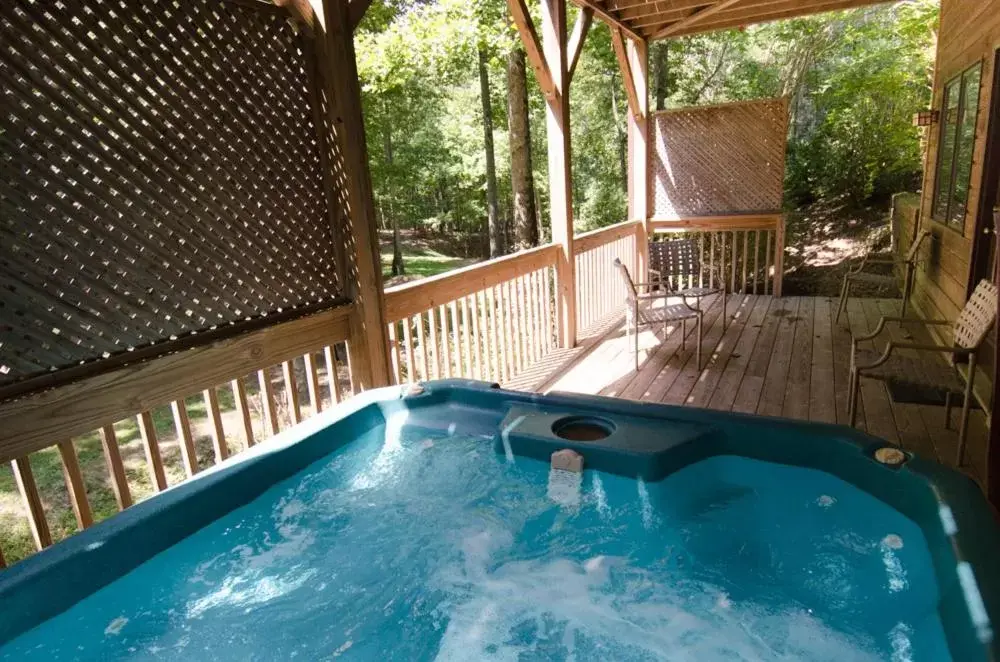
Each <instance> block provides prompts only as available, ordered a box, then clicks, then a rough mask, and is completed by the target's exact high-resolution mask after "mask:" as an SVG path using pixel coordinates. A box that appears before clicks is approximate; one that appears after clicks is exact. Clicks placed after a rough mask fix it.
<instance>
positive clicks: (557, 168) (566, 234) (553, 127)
mask: <svg viewBox="0 0 1000 662" xmlns="http://www.w3.org/2000/svg"><path fill="white" fill-rule="evenodd" d="M566 46H567V44H566V0H542V47H543V52H544V55H545V61H546V63H547V64H548V66H549V71H551V72H552V79H553V83H555V87H556V92H557V95H556V97H555V98H554V99H548V100H547V101H548V103H547V104H546V112H545V120H546V129H547V132H548V143H549V150H548V157H549V213H550V219H551V223H552V241H553V242H554V243H555V244H557V245H558V246H559V254H558V256H557V259H556V319H557V321H558V326H557V328H558V333H559V345H560V346H561V347H573V346H575V345H576V261H575V258H574V254H573V199H572V195H573V193H572V192H573V175H572V167H571V162H570V155H571V154H572V150H571V149H570V124H569V83H570V78H569V67H568V62H567V57H566Z"/></svg>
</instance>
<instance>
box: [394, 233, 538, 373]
mask: <svg viewBox="0 0 1000 662" xmlns="http://www.w3.org/2000/svg"><path fill="white" fill-rule="evenodd" d="M557 250H558V249H557V248H556V246H555V245H554V244H548V245H546V246H541V247H539V248H534V249H531V250H528V251H525V252H523V253H517V254H515V255H508V256H505V257H502V258H499V259H496V260H490V261H488V262H483V263H480V264H474V265H471V266H469V267H465V268H463V269H457V270H455V271H450V272H448V273H446V274H442V275H440V276H434V277H431V278H425V279H423V280H420V281H417V282H414V283H407V284H405V285H399V286H397V287H392V288H389V289H387V290H386V291H385V307H386V322H387V324H388V327H389V345H390V360H391V362H392V371H393V375H394V378H395V381H396V383H403V382H413V381H417V380H425V379H440V378H447V377H465V378H470V379H482V380H486V381H496V382H506V381H508V380H510V379H512V378H514V377H515V376H517V375H518V374H519V373H521V372H522V371H523V370H525V369H526V368H527V367H529V366H530V365H531V364H532V363H533V362H535V361H537V360H538V359H540V358H541V357H542V356H543V355H544V354H545V353H546V352H548V351H549V350H550V349H552V347H553V346H554V344H555V338H556V335H555V315H554V304H553V293H554V290H555V282H554V279H555V275H554V270H553V266H554V265H555V260H556V256H557Z"/></svg>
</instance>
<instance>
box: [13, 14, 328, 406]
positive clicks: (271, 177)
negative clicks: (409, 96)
mask: <svg viewBox="0 0 1000 662" xmlns="http://www.w3.org/2000/svg"><path fill="white" fill-rule="evenodd" d="M0 21H2V22H0V78H2V83H3V111H2V113H0V150H2V153H0V157H2V159H0V243H2V246H0V279H2V286H0V395H2V394H4V393H5V394H7V395H10V394H11V393H16V392H18V391H19V390H25V389H24V388H23V386H24V384H26V383H31V384H38V383H45V382H47V381H54V380H51V379H47V378H45V377H41V376H43V375H50V374H53V373H54V372H58V373H59V374H64V373H66V372H67V371H70V372H74V371H75V372H78V373H82V372H84V371H89V370H92V369H93V366H94V365H95V364H96V365H97V366H98V368H101V367H102V366H106V365H109V364H112V363H121V362H123V360H124V359H126V358H127V359H132V358H133V357H138V356H139V355H153V354H158V353H163V352H165V351H170V350H172V349H175V348H178V347H180V346H181V345H183V344H184V343H185V342H187V344H194V343H196V342H198V341H199V340H201V341H204V340H205V339H208V338H214V337H218V336H219V335H225V334H228V333H229V332H231V331H240V330H243V329H245V328H249V327H250V326H255V325H260V324H262V323H272V322H274V321H278V320H279V319H283V318H287V317H289V316H293V315H296V314H303V313H304V312H308V311H311V310H317V309H320V308H325V307H328V306H332V305H335V304H337V303H339V302H341V301H342V300H343V298H342V294H343V290H344V287H343V284H344V278H343V276H342V275H338V271H340V270H342V269H343V268H344V265H343V264H341V263H342V261H343V260H342V258H341V256H342V254H343V251H344V247H343V245H342V243H343V242H341V241H337V240H336V239H335V236H334V235H335V234H337V229H336V226H337V222H338V219H341V220H342V219H343V217H344V216H345V212H344V211H343V206H342V205H341V204H340V203H339V202H338V200H342V199H343V198H342V195H340V194H338V192H337V190H336V187H337V186H338V185H339V184H338V181H337V179H338V177H337V174H336V171H337V170H338V168H337V167H336V166H337V164H331V163H329V159H330V158H333V159H336V158H338V156H339V154H338V153H337V152H336V149H335V146H333V147H332V146H331V145H332V141H330V140H328V139H327V137H328V135H329V134H328V133H325V132H322V131H321V127H320V126H319V125H320V124H321V122H320V120H321V118H322V117H324V115H323V108H321V104H326V103H327V101H326V99H325V98H324V97H323V94H322V92H321V86H319V85H317V84H315V80H316V79H315V77H314V76H315V72H316V67H315V57H314V56H313V55H312V50H311V49H312V47H313V45H312V43H311V38H310V37H308V36H307V35H306V34H305V32H304V31H301V30H299V29H298V27H297V25H296V24H295V23H294V22H293V21H292V20H290V15H289V14H288V12H287V11H286V10H284V9H282V8H279V7H275V6H274V5H271V4H268V3H263V2H255V1H253V0H239V1H236V0H60V2H43V1H41V0H5V1H4V2H3V3H0ZM317 91H319V93H317ZM321 135H322V136H323V137H322V138H321ZM324 143H326V144H325V145H324ZM321 145H324V146H323V147H322V148H321ZM339 170H340V171H341V172H342V168H341V169H339ZM334 207H340V209H333V208H334ZM331 219H333V221H334V222H331ZM220 332H221V333H220ZM81 366H85V367H86V370H84V369H81Z"/></svg>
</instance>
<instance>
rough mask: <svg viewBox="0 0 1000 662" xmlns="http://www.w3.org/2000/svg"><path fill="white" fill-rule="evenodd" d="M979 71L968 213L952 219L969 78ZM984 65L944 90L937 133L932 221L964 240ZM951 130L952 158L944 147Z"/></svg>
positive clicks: (961, 75)
mask: <svg viewBox="0 0 1000 662" xmlns="http://www.w3.org/2000/svg"><path fill="white" fill-rule="evenodd" d="M976 69H978V70H979V84H978V87H977V89H976V104H975V116H974V117H973V119H972V126H973V131H972V146H971V149H970V151H969V159H970V163H969V166H970V167H969V181H968V182H967V183H966V200H965V213H964V214H962V216H961V218H953V213H954V210H955V204H956V200H955V192H956V189H957V186H956V185H957V178H958V171H959V155H960V154H961V153H962V137H963V131H962V128H963V126H964V125H965V119H966V118H965V112H966V102H967V101H968V96H969V87H970V86H969V85H967V83H968V77H969V75H970V74H971V73H973V72H974V71H976ZM983 70H984V67H983V61H982V60H979V61H978V62H976V63H975V64H973V65H972V66H970V67H968V68H966V69H963V70H962V71H961V72H959V73H958V74H957V75H955V76H953V77H952V78H951V79H949V80H948V81H947V82H946V83H945V84H944V87H943V88H942V92H941V94H942V100H941V115H940V117H941V119H940V120H939V122H940V125H941V126H940V130H939V133H938V145H937V147H938V150H937V151H938V153H937V160H936V164H935V167H934V191H933V197H932V200H931V215H930V216H931V219H932V220H934V221H935V222H937V223H940V224H941V225H944V226H945V227H947V228H950V229H952V230H954V231H956V232H958V233H960V234H962V235H963V236H964V235H965V219H966V217H967V216H968V213H969V200H968V192H969V191H970V190H971V188H972V171H973V169H972V167H971V166H972V165H973V164H974V163H975V151H976V140H977V139H978V138H979V130H978V125H979V110H980V106H981V102H982V90H983ZM950 90H955V91H957V93H958V104H957V105H956V106H955V113H956V116H957V117H956V121H955V124H954V126H952V127H949V124H948V107H949V105H950V103H951V96H950V93H949V91H950ZM949 129H951V132H952V136H951V137H952V145H951V149H950V150H948V151H950V152H951V154H950V155H949V154H948V153H947V151H946V150H944V149H942V147H943V146H944V145H945V144H946V136H947V135H948V132H949ZM946 156H950V159H951V167H950V168H949V170H948V172H947V177H948V185H947V187H946V188H945V189H944V190H942V188H941V176H942V175H943V174H945V173H944V172H943V171H942V166H944V165H945V163H944V159H945V157H946ZM942 195H944V196H946V197H947V202H946V204H944V210H943V213H942V212H941V210H940V209H939V208H940V207H941V205H942V202H943V201H942V199H941V196H942Z"/></svg>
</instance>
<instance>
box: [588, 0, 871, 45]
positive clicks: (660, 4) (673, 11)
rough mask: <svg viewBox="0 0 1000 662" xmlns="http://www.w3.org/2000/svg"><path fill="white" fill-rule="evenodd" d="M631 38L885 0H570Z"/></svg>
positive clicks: (661, 36)
mask: <svg viewBox="0 0 1000 662" xmlns="http://www.w3.org/2000/svg"><path fill="white" fill-rule="evenodd" d="M573 1H574V2H575V3H576V4H577V5H579V6H580V7H587V8H590V9H592V10H593V11H594V14H595V15H596V16H598V17H600V18H601V20H603V21H604V22H605V23H608V24H610V25H611V26H612V27H618V28H621V29H622V31H623V32H625V33H626V34H628V35H629V36H631V37H632V38H634V39H643V40H650V41H651V40H654V39H666V38H670V37H680V36H683V35H688V34H696V33H699V32H712V31H715V30H725V29H727V28H736V27H740V26H744V25H750V24H752V23H765V22H767V21H777V20H780V19H787V18H795V17H798V16H806V15H808V14H818V13H821V12H827V11H834V10H837V9H852V8H854V7H864V6H867V5H875V4H880V3H884V2H887V1H888V0H573Z"/></svg>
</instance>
